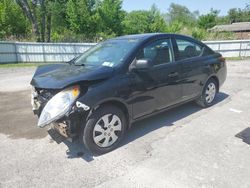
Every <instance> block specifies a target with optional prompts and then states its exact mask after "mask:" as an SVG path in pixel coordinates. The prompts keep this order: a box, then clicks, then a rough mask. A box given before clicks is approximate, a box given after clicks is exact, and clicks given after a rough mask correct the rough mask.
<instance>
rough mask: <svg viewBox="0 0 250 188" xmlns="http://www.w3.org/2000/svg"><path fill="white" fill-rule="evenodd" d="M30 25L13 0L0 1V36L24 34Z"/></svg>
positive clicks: (27, 31)
mask: <svg viewBox="0 0 250 188" xmlns="http://www.w3.org/2000/svg"><path fill="white" fill-rule="evenodd" d="M29 29H30V25H29V23H28V21H27V19H26V18H25V17H24V16H23V14H22V11H21V9H20V8H19V7H18V6H17V4H16V3H15V1H14V0H2V1H1V2H0V38H6V37H11V36H16V37H19V36H26V35H27V34H28V33H29Z"/></svg>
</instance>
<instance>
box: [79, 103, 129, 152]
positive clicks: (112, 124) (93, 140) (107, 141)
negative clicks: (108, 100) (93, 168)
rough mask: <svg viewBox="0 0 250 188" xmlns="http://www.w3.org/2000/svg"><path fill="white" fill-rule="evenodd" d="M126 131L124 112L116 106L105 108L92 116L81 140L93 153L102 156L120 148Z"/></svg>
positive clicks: (99, 109)
mask: <svg viewBox="0 0 250 188" xmlns="http://www.w3.org/2000/svg"><path fill="white" fill-rule="evenodd" d="M125 130H126V119H125V115H124V113H123V111H122V110H121V109H119V108H117V107H115V106H103V107H100V108H98V109H97V110H95V111H94V112H93V113H92V114H91V115H90V117H89V118H88V120H87V123H86V126H85V128H84V129H83V132H82V135H81V138H80V139H82V141H83V143H84V144H85V146H86V147H87V149H88V150H90V151H91V153H93V154H94V155H101V154H104V153H107V152H110V151H112V150H114V149H115V148H116V147H117V146H118V144H119V143H120V141H121V140H122V138H123V136H124V133H125Z"/></svg>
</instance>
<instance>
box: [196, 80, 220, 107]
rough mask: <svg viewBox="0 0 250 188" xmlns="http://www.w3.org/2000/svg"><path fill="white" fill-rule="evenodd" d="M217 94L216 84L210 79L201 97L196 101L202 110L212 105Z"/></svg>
mask: <svg viewBox="0 0 250 188" xmlns="http://www.w3.org/2000/svg"><path fill="white" fill-rule="evenodd" d="M217 93H218V86H217V82H216V81H215V80H214V79H213V78H211V79H209V80H208V81H207V83H206V84H205V87H204V88H203V91H202V95H201V97H200V98H199V99H198V100H197V101H196V103H197V104H198V105H200V106H201V107H203V108H207V107H210V106H212V105H213V104H214V99H215V97H216V94H217Z"/></svg>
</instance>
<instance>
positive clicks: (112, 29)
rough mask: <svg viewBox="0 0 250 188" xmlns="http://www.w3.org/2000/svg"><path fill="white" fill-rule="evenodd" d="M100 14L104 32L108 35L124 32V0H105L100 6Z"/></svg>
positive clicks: (100, 22)
mask: <svg viewBox="0 0 250 188" xmlns="http://www.w3.org/2000/svg"><path fill="white" fill-rule="evenodd" d="M98 15H99V20H100V21H99V24H100V26H101V31H102V32H104V33H106V34H108V35H109V34H111V35H112V34H115V35H121V34H122V32H123V28H122V21H123V19H124V16H125V12H124V11H123V10H122V0H103V1H102V2H101V3H100V5H99V7H98Z"/></svg>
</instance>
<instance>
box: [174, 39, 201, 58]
mask: <svg viewBox="0 0 250 188" xmlns="http://www.w3.org/2000/svg"><path fill="white" fill-rule="evenodd" d="M176 43H177V47H178V51H177V54H175V55H176V59H177V60H183V59H188V58H192V57H197V56H200V55H201V53H202V46H200V45H198V44H196V43H194V42H191V41H188V40H182V39H176Z"/></svg>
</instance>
